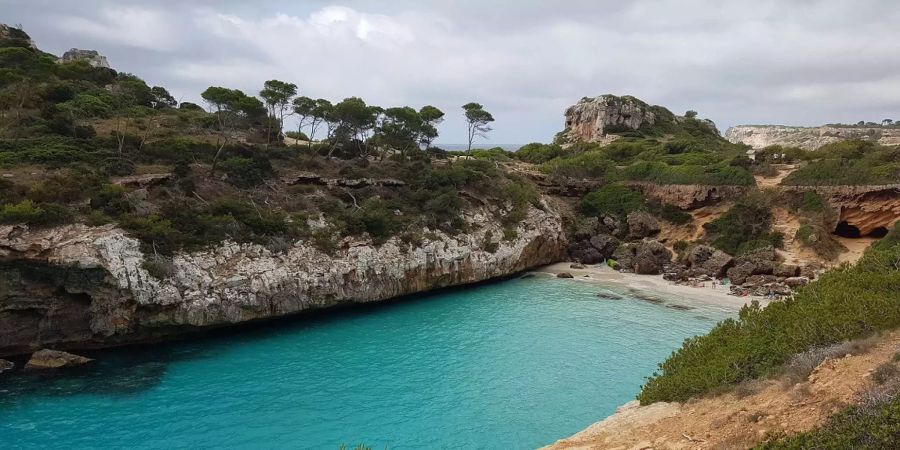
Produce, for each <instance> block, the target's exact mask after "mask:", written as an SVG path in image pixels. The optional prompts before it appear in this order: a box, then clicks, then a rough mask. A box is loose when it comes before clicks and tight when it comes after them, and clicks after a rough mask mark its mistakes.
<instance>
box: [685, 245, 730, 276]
mask: <svg viewBox="0 0 900 450" xmlns="http://www.w3.org/2000/svg"><path fill="white" fill-rule="evenodd" d="M685 262H686V264H687V266H688V267H689V268H690V269H691V273H692V274H693V275H694V276H698V275H700V274H705V275H708V276H711V277H715V278H721V277H723V276H725V273H726V271H727V270H728V268H729V267H731V265H732V264H734V258H732V257H731V255H729V254H728V253H725V252H723V251H721V250H718V249H715V248H712V247H709V246H707V245H698V246H696V247H694V248H692V249H691V250H690V251H689V252H688V253H687V256H686V257H685Z"/></svg>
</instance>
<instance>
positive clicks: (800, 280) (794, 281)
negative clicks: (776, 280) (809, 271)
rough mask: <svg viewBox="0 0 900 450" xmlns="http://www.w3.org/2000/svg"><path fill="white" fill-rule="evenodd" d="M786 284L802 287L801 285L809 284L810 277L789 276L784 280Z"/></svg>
mask: <svg viewBox="0 0 900 450" xmlns="http://www.w3.org/2000/svg"><path fill="white" fill-rule="evenodd" d="M784 284H786V285H788V286H790V287H792V288H797V287H800V286H806V285H807V284H809V278H806V277H791V278H788V279H786V280H784Z"/></svg>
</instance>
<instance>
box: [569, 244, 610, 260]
mask: <svg viewBox="0 0 900 450" xmlns="http://www.w3.org/2000/svg"><path fill="white" fill-rule="evenodd" d="M569 257H570V258H571V259H572V260H573V261H579V262H581V263H583V264H597V263H600V262H603V260H604V258H603V255H601V254H600V252H599V251H597V249H595V248H594V247H593V246H591V241H590V240H583V241H578V242H575V243H572V244H571V245H569Z"/></svg>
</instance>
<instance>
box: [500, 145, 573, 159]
mask: <svg viewBox="0 0 900 450" xmlns="http://www.w3.org/2000/svg"><path fill="white" fill-rule="evenodd" d="M567 153H568V152H566V151H565V150H563V148H562V147H561V146H559V145H556V144H549V145H548V144H541V143H539V142H534V143H531V144H528V145H525V146H523V147H522V148H520V149H518V150H516V152H515V153H513V156H515V157H516V158H517V159H519V160H520V161H525V162H528V163H532V164H544V163H546V162H548V161H550V160H552V159H554V158H558V157H560V156H563V155H566V154H567Z"/></svg>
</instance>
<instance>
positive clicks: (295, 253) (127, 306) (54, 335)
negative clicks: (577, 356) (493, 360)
mask: <svg viewBox="0 0 900 450" xmlns="http://www.w3.org/2000/svg"><path fill="white" fill-rule="evenodd" d="M546 209H547V211H542V210H539V209H536V208H531V209H530V210H529V212H528V215H527V217H526V219H525V220H524V221H523V222H522V223H520V224H519V226H518V227H517V229H516V232H517V237H516V238H514V239H512V240H508V241H502V242H498V243H496V246H494V245H491V248H488V249H486V248H483V246H484V238H483V236H484V235H485V233H486V232H487V231H491V232H492V234H493V235H495V236H502V235H503V230H502V229H501V228H500V227H499V225H497V224H496V221H495V220H493V219H492V217H493V216H491V215H489V213H488V212H486V211H475V212H471V213H469V214H467V216H466V220H467V221H468V222H469V223H471V224H474V225H473V229H474V230H475V231H473V232H472V233H471V234H461V235H457V236H449V235H446V234H443V233H440V232H432V233H428V236H431V237H429V238H427V239H425V240H424V241H423V242H422V243H421V244H420V245H419V246H417V247H415V248H412V247H410V246H409V245H408V244H404V243H403V242H402V241H401V240H399V239H391V240H389V241H387V242H386V243H384V244H383V245H380V246H374V245H371V244H369V243H365V242H355V241H352V240H345V242H344V245H343V246H342V247H341V248H340V249H338V250H336V251H335V253H334V254H333V255H329V254H326V253H323V252H322V251H320V250H318V249H317V248H316V247H314V246H313V245H311V244H310V243H309V242H306V241H298V242H295V243H293V244H292V245H291V246H290V247H289V248H288V249H287V250H286V251H283V252H278V253H273V252H272V251H271V250H269V249H268V248H267V247H266V246H263V245H257V244H238V243H234V242H223V243H221V244H220V245H218V246H216V247H214V248H210V249H207V250H205V251H197V252H191V253H180V254H176V255H175V256H174V257H173V258H172V261H171V266H172V267H171V270H170V271H168V273H170V274H171V275H170V276H167V277H166V278H165V279H158V278H155V277H154V276H153V275H151V274H150V272H148V270H147V269H146V268H145V264H144V263H145V262H146V261H148V259H149V258H148V257H147V255H145V254H144V253H143V252H142V251H141V247H140V243H139V242H138V241H137V240H136V239H134V238H131V237H129V236H128V235H127V234H126V233H125V232H124V231H122V230H120V229H117V228H115V227H113V226H111V225H110V226H103V227H88V226H85V225H68V226H62V227H57V228H50V229H31V228H28V227H26V226H2V227H0V330H2V331H0V356H2V355H10V354H24V353H28V352H31V351H34V350H37V349H40V348H45V347H52V348H62V349H73V348H90V347H106V346H112V345H120V344H129V343H137V342H146V341H152V340H158V339H165V338H168V337H171V336H173V335H178V334H183V333H187V332H191V331H195V330H198V329H201V328H204V327H219V326H227V325H233V324H239V323H242V322H247V321H252V320H258V319H267V318H273V317H279V316H285V315H290V314H294V313H298V312H301V311H306V310H312V309H318V308H326V307H329V306H334V305H338V304H346V303H355V302H375V301H380V300H385V299H390V298H393V297H398V296H402V295H407V294H413V293H417V292H423V291H427V290H431V289H437V288H442V287H447V286H454V285H462V284H467V283H475V282H480V281H485V280H489V279H492V278H497V277H504V276H509V275H512V274H515V273H517V272H520V271H524V270H527V269H530V268H534V267H537V266H541V265H545V264H549V263H552V262H556V261H559V260H562V259H563V258H564V257H565V249H566V242H565V237H564V235H563V227H562V219H561V217H560V216H559V215H558V214H556V213H555V212H552V211H551V210H550V208H549V207H548V208H546ZM479 227H480V228H479Z"/></svg>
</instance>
